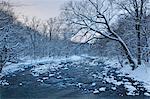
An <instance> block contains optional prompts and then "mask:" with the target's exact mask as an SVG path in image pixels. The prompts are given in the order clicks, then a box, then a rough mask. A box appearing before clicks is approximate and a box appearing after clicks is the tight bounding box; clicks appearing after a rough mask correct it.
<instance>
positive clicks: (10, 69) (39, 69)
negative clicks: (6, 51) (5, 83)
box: [2, 55, 83, 76]
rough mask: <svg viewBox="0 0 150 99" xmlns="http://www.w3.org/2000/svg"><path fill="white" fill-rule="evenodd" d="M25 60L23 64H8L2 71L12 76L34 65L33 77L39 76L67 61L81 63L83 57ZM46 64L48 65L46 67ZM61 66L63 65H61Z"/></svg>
mask: <svg viewBox="0 0 150 99" xmlns="http://www.w3.org/2000/svg"><path fill="white" fill-rule="evenodd" d="M22 59H24V62H21V63H18V64H13V63H12V64H10V63H9V64H8V63H7V66H5V67H4V68H3V69H2V74H3V75H8V74H11V73H14V72H16V71H24V70H25V68H29V67H33V66H34V65H36V66H35V68H34V69H32V70H33V73H32V74H33V75H34V76H39V74H41V73H45V72H47V71H48V70H49V69H54V70H55V69H57V68H58V66H57V65H58V63H60V62H67V61H79V60H82V59H83V57H81V56H76V55H73V56H70V57H68V58H66V57H59V58H58V57H45V58H41V59H31V58H28V59H26V58H22ZM52 62H54V64H53V65H52V66H51V65H49V66H48V64H49V63H52ZM39 63H40V64H41V63H42V64H44V65H40V66H39V65H37V64H39ZM45 64H46V65H45ZM59 66H61V65H59Z"/></svg>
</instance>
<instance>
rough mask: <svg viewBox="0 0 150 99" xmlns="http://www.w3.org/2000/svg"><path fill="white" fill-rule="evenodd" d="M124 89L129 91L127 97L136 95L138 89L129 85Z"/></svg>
mask: <svg viewBox="0 0 150 99" xmlns="http://www.w3.org/2000/svg"><path fill="white" fill-rule="evenodd" d="M124 87H125V88H126V89H127V91H128V93H127V95H135V91H136V88H135V87H134V86H132V85H130V84H129V85H128V84H126V85H124Z"/></svg>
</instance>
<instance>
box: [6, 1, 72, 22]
mask: <svg viewBox="0 0 150 99" xmlns="http://www.w3.org/2000/svg"><path fill="white" fill-rule="evenodd" d="M4 1H9V2H10V3H11V4H13V5H16V6H15V7H14V11H15V12H16V14H18V15H19V16H22V15H25V16H28V17H30V18H31V17H34V16H36V17H37V18H40V19H42V20H46V19H49V18H50V17H57V16H58V15H59V14H60V11H61V10H60V9H61V7H62V5H63V4H64V3H65V2H66V1H69V0H4Z"/></svg>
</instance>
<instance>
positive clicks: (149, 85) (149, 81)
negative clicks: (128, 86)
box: [120, 63, 150, 91]
mask: <svg viewBox="0 0 150 99" xmlns="http://www.w3.org/2000/svg"><path fill="white" fill-rule="evenodd" d="M149 66H150V64H144V63H143V64H142V65H140V66H139V67H138V68H137V69H135V70H134V71H133V70H132V69H131V68H130V67H128V66H125V67H123V68H122V69H121V70H120V72H122V74H123V75H125V74H129V75H128V77H130V78H133V79H134V80H137V81H139V82H142V83H143V85H144V87H145V88H146V89H147V91H150V76H149V75H150V67H149Z"/></svg>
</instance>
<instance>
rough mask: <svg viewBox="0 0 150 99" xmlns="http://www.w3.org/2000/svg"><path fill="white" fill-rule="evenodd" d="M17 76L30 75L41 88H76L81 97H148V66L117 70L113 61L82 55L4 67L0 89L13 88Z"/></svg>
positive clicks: (116, 65) (149, 72)
mask: <svg viewBox="0 0 150 99" xmlns="http://www.w3.org/2000/svg"><path fill="white" fill-rule="evenodd" d="M27 71H29V72H27ZM17 73H18V74H19V73H21V74H23V76H25V77H26V75H29V74H31V75H32V76H33V78H35V80H36V81H37V82H40V83H41V84H43V83H44V84H53V85H57V86H61V87H64V86H76V87H78V88H79V89H81V90H82V91H83V92H85V93H94V94H102V93H107V94H108V93H114V94H117V95H120V96H126V95H131V96H135V95H145V96H150V76H149V75H150V65H149V64H143V65H141V66H140V67H139V68H137V69H136V70H134V71H132V70H131V68H130V67H129V66H128V65H124V67H121V66H120V64H119V62H118V61H117V60H116V59H107V58H104V57H103V58H98V57H91V56H87V55H82V56H71V57H68V58H66V57H60V58H42V59H37V60H31V59H30V60H25V61H24V62H22V63H18V64H10V63H8V64H7V66H6V67H4V68H3V70H2V74H1V80H0V84H1V86H11V85H13V84H12V82H11V80H12V79H11V76H12V78H13V77H15V76H17ZM18 76H19V77H20V74H19V75H18ZM30 77H31V76H30ZM31 78H32V77H31ZM28 79H29V78H28ZM18 84H19V86H22V85H24V82H23V81H22V82H21V81H19V83H18ZM104 95H105V94H104Z"/></svg>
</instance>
